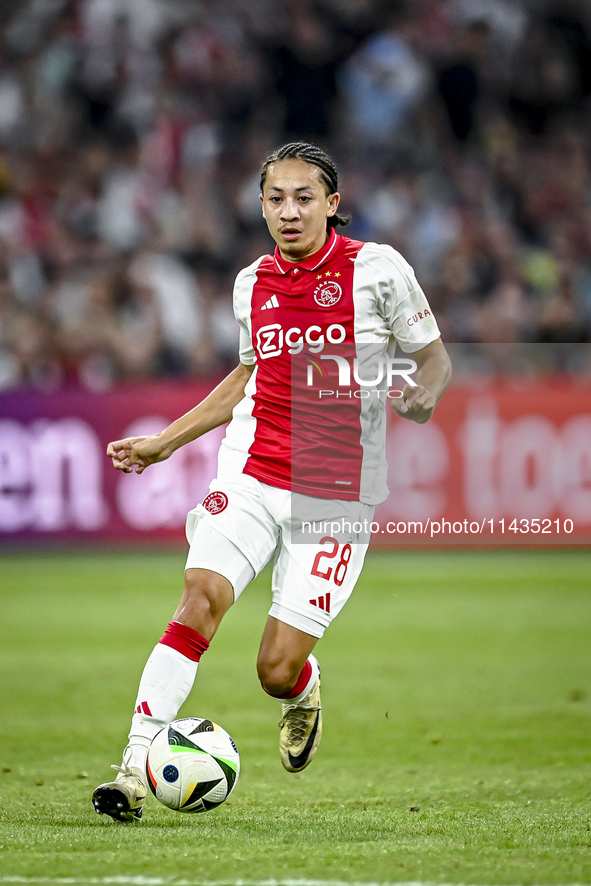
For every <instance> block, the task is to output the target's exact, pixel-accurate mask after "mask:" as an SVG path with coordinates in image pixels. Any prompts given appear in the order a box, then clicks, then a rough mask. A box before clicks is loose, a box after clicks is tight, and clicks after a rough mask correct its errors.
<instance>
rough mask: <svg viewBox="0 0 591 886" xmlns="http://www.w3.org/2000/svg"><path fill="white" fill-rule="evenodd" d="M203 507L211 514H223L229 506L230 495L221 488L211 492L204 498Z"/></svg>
mask: <svg viewBox="0 0 591 886" xmlns="http://www.w3.org/2000/svg"><path fill="white" fill-rule="evenodd" d="M203 507H204V508H205V510H206V511H209V513H210V514H221V512H222V511H225V510H226V508H227V507H228V496H227V495H226V493H225V492H220V490H219V489H218V490H217V491H216V492H210V493H209V495H206V496H205V498H204V499H203Z"/></svg>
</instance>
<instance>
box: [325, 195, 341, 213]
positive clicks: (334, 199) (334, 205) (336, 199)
mask: <svg viewBox="0 0 591 886" xmlns="http://www.w3.org/2000/svg"><path fill="white" fill-rule="evenodd" d="M340 202H341V195H340V194H339V193H338V192H335V193H334V194H331V195H330V196H329V198H328V212H327V213H326V215H327V218H330V217H331V216H333V215H335V213H336V211H337V209H338V208H339V203H340Z"/></svg>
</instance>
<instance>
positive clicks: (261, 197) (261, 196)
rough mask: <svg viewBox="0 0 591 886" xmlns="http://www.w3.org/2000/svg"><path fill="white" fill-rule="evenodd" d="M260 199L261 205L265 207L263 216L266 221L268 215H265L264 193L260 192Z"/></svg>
mask: <svg viewBox="0 0 591 886" xmlns="http://www.w3.org/2000/svg"><path fill="white" fill-rule="evenodd" d="M259 200H260V201H261V206H262V207H263V218H264V219H265V221H266V220H267V217H266V215H265V201H264V198H263V195H262V194H259Z"/></svg>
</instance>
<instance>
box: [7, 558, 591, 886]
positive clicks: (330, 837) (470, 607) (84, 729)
mask: <svg viewBox="0 0 591 886" xmlns="http://www.w3.org/2000/svg"><path fill="white" fill-rule="evenodd" d="M182 569H183V554H182V553H180V552H179V553H146V552H133V553H118V552H116V553H114V552H109V553H107V552H105V553H92V554H87V553H82V552H78V553H69V554H67V553H54V554H35V553H26V554H25V553H23V554H7V553H4V554H3V555H2V558H1V561H0V595H1V598H2V609H1V616H0V698H1V705H0V709H1V717H0V739H1V740H0V882H2V881H4V882H9V881H10V879H11V878H13V882H14V881H15V879H16V878H19V877H21V878H46V879H45V880H44V881H45V882H51V881H52V879H56V880H57V878H60V877H61V878H64V877H66V878H74V880H73V882H76V878H78V879H84V878H86V880H88V879H89V878H90V879H92V878H95V879H94V880H93V882H96V883H99V882H104V881H107V878H123V880H120V882H125V878H128V882H129V878H133V877H136V878H137V877H140V878H155V880H154V882H157V881H158V878H162V881H164V882H173V881H174V880H183V879H184V880H185V881H186V882H190V883H207V882H212V881H217V882H224V883H236V882H237V881H238V880H247V881H250V882H253V883H254V882H261V881H264V880H267V881H268V880H272V879H276V880H278V881H282V882H284V881H287V880H292V881H293V880H298V879H299V880H302V881H304V880H308V881H310V880H314V881H346V882H351V883H353V882H354V883H369V882H373V883H385V882H392V883H393V882H407V883H408V882H411V881H413V882H417V883H418V882H421V883H426V882H429V883H471V884H511V886H516V884H574V883H579V884H583V883H591V765H590V762H591V660H590V652H591V639H590V638H591V552H589V551H580V550H579V551H577V550H565V549H562V550H556V549H552V550H545V551H544V550H540V551H502V550H496V551H488V552H479V551H471V552H467V551H450V552H437V551H430V552H423V551H407V552H400V553H392V552H376V553H372V554H370V556H369V558H368V561H367V564H366V568H365V570H364V572H363V574H362V577H361V580H360V582H359V584H358V586H357V589H356V591H355V594H354V595H353V598H352V599H351V601H350V602H349V604H348V606H347V607H346V608H345V610H344V611H343V613H342V614H341V615H340V616H339V618H338V619H337V620H336V622H335V623H334V624H333V625H332V627H331V629H330V630H329V631H328V632H327V634H326V636H325V638H324V640H323V641H322V642H321V643H320V644H319V646H318V657H319V659H320V661H321V664H322V670H323V704H324V737H323V740H322V744H321V745H320V749H319V752H318V755H317V757H316V758H315V760H314V762H313V764H312V765H311V766H310V768H309V769H307V770H306V771H305V772H303V773H301V774H299V775H292V774H289V773H286V772H284V770H283V769H282V767H281V765H280V762H279V756H278V751H277V737H278V729H277V721H278V719H279V707H278V705H277V703H276V702H274V701H273V700H272V699H270V698H268V697H267V696H265V695H264V693H263V692H262V691H261V689H260V687H259V685H258V682H257V679H256V673H255V659H256V652H257V648H258V641H259V637H260V634H261V631H262V628H263V624H264V621H265V617H266V612H267V609H268V606H269V589H268V588H269V574H268V573H265V574H264V575H263V576H261V578H260V579H259V580H257V581H256V582H255V583H253V585H251V587H250V588H249V589H248V590H247V591H246V592H245V594H244V595H243V597H242V598H241V599H240V601H239V603H238V604H237V605H236V606H235V607H234V609H233V610H232V611H231V612H230V613H229V615H228V616H227V618H226V621H225V622H224V624H223V625H222V628H221V630H220V632H219V633H218V636H217V637H216V638H215V640H214V642H213V644H212V646H211V648H210V650H209V652H208V653H207V655H206V656H205V657H204V658H203V660H202V663H201V666H200V669H199V673H198V675H197V681H196V684H195V688H194V690H193V693H192V695H191V697H190V699H189V700H188V702H187V703H186V705H185V707H184V708H183V713H184V714H185V715H189V714H193V715H195V716H206V717H209V718H212V719H213V720H215V721H217V722H219V723H220V724H221V725H223V726H224V727H225V728H226V729H227V730H228V731H229V732H230V733H231V734H232V735H233V737H234V738H235V740H236V742H237V744H238V747H239V749H240V752H241V760H242V773H241V777H240V780H239V782H238V785H237V788H236V790H235V791H234V794H233V795H232V797H231V798H230V800H229V801H228V803H226V804H225V805H224V806H222V807H220V808H219V809H217V810H215V811H214V812H211V813H209V814H206V815H196V816H191V815H182V814H178V813H173V812H170V811H169V810H167V809H165V808H164V807H163V806H160V805H159V804H158V803H157V802H156V801H155V800H154V799H153V798H152V797H150V798H149V800H148V803H147V808H146V813H145V816H144V820H143V822H141V823H138V824H131V825H120V824H116V823H115V822H113V821H111V819H109V818H106V817H104V816H101V817H99V816H97V815H96V814H95V813H94V811H93V809H92V806H91V803H90V795H91V793H92V790H93V788H94V787H95V785H96V784H98V783H99V782H101V781H104V780H107V779H108V778H109V777H110V776H111V771H110V769H109V765H110V764H111V763H117V762H119V761H120V753H121V750H122V748H123V746H124V744H125V739H126V733H127V728H128V722H129V717H130V715H131V712H132V707H133V702H134V700H135V692H136V687H137V682H138V679H139V676H140V673H141V669H142V667H143V664H144V661H145V659H146V657H147V655H148V653H149V652H150V650H151V648H152V646H153V644H154V642H155V641H156V640H157V639H158V637H159V636H160V634H161V632H162V630H163V627H164V626H165V624H166V623H167V622H168V620H169V618H170V616H171V614H172V612H173V610H174V607H175V605H176V602H177V598H178V595H179V591H180V584H181V577H182ZM21 882H23V881H21ZM24 882H26V879H25V881H24ZM138 882H139V881H138Z"/></svg>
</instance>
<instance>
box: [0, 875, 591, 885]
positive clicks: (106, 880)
mask: <svg viewBox="0 0 591 886" xmlns="http://www.w3.org/2000/svg"><path fill="white" fill-rule="evenodd" d="M0 883H21V884H33V883H48V884H51V886H471V884H466V883H436V882H434V881H426V882H422V881H420V880H412V881H406V882H392V881H380V882H377V881H371V880H307V879H299V880H274V879H271V880H184V879H176V878H172V879H167V878H163V877H141V876H139V877H124V876H120V877H20V876H17V875H15V876H11V875H10V874H8V875H1V874H0ZM564 886H567V884H564ZM568 886H591V884H577V883H571V884H568Z"/></svg>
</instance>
